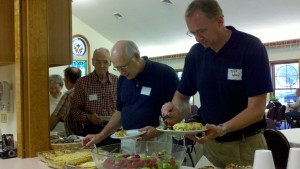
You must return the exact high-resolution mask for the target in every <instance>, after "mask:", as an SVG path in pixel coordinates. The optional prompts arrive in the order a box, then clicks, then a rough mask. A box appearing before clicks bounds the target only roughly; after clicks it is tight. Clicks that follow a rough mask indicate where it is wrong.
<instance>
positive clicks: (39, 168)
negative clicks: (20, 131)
mask: <svg viewBox="0 0 300 169" xmlns="http://www.w3.org/2000/svg"><path fill="white" fill-rule="evenodd" d="M0 166H1V169H2V168H3V169H6V168H7V169H50V168H49V167H48V166H47V164H45V163H43V162H41V161H40V160H39V159H38V158H37V157H35V158H23V159H22V158H11V159H5V160H3V159H0ZM180 169H193V168H192V167H187V166H181V167H180Z"/></svg>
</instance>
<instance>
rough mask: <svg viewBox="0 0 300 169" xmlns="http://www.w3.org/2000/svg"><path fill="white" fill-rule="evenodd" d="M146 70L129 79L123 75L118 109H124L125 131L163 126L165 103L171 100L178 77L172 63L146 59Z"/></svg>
mask: <svg viewBox="0 0 300 169" xmlns="http://www.w3.org/2000/svg"><path fill="white" fill-rule="evenodd" d="M145 61H146V64H145V68H144V70H143V71H142V72H141V73H140V74H138V75H137V77H136V78H134V79H131V80H128V79H126V77H124V76H120V77H119V80H118V89H117V110H118V111H120V112H121V120H122V125H123V128H124V129H125V130H129V129H139V128H142V127H145V126H154V127H157V126H159V116H160V114H161V107H162V105H163V104H164V103H166V102H168V101H171V100H172V98H173V95H174V93H175V91H176V89H177V85H178V81H179V80H178V77H177V75H176V72H175V70H174V69H173V68H171V67H170V66H167V65H165V64H161V63H157V62H153V61H150V60H145Z"/></svg>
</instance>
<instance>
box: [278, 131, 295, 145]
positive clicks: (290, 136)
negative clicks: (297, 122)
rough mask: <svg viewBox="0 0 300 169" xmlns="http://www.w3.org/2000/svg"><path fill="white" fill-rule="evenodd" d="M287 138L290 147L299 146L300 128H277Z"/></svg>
mask: <svg viewBox="0 0 300 169" xmlns="http://www.w3.org/2000/svg"><path fill="white" fill-rule="evenodd" d="M279 131H280V132H281V133H282V134H283V135H284V136H285V137H286V138H287V140H288V142H289V143H290V146H291V147H300V128H292V129H285V130H279Z"/></svg>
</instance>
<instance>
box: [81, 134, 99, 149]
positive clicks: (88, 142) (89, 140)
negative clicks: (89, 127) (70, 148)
mask: <svg viewBox="0 0 300 169" xmlns="http://www.w3.org/2000/svg"><path fill="white" fill-rule="evenodd" d="M102 140H103V139H102V138H101V136H100V134H96V135H95V134H88V135H87V136H85V137H84V138H83V139H82V140H81V144H82V146H84V147H90V148H91V147H93V145H94V144H97V143H100V142H101V141H102Z"/></svg>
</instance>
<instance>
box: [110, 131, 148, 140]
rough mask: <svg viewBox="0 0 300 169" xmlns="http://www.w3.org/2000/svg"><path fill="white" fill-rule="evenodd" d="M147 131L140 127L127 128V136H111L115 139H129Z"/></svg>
mask: <svg viewBox="0 0 300 169" xmlns="http://www.w3.org/2000/svg"><path fill="white" fill-rule="evenodd" d="M144 133H146V131H142V132H140V131H139V130H138V129H133V130H126V136H125V137H118V136H116V135H115V134H113V135H111V136H110V137H111V138H114V139H129V138H135V137H138V136H140V135H142V134H144Z"/></svg>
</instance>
